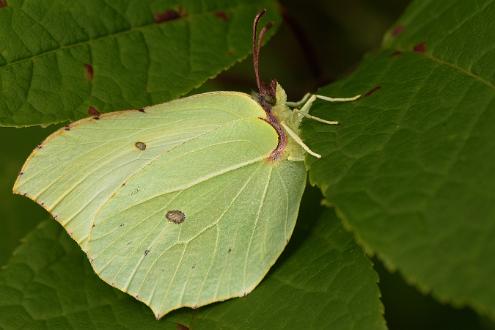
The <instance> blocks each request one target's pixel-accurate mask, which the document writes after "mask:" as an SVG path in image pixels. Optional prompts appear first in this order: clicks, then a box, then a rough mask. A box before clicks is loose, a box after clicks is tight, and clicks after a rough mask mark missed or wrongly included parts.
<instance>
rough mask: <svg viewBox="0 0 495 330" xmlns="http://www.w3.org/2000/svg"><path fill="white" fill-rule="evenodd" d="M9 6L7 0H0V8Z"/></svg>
mask: <svg viewBox="0 0 495 330" xmlns="http://www.w3.org/2000/svg"><path fill="white" fill-rule="evenodd" d="M4 7H7V0H0V8H4Z"/></svg>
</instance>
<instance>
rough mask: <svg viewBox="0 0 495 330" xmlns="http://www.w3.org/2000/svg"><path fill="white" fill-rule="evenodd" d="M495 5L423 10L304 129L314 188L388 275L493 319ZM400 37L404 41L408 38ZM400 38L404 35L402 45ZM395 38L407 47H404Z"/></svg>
mask: <svg viewBox="0 0 495 330" xmlns="http://www.w3.org/2000/svg"><path fill="white" fill-rule="evenodd" d="M493 17H495V1H491V0H484V1H477V2H476V3H473V2H468V1H463V0H456V1H450V2H449V3H448V4H446V3H445V2H441V1H433V0H430V1H426V0H423V1H415V2H414V3H413V5H412V6H411V7H410V8H409V10H408V11H407V13H406V14H405V15H404V17H403V18H402V19H400V21H399V23H398V24H397V27H396V28H394V29H393V30H392V32H391V33H389V34H388V36H387V37H386V42H385V45H384V47H383V50H381V51H380V52H378V53H377V54H374V55H370V56H368V57H367V58H366V59H365V61H364V63H363V64H362V65H361V66H360V68H359V70H358V71H357V72H355V73H354V74H353V75H352V76H351V77H349V78H348V79H346V80H344V81H342V82H340V83H338V84H335V85H333V86H330V87H326V88H324V89H322V90H321V91H320V93H321V94H325V95H334V96H346V95H353V94H356V93H361V92H366V91H368V90H372V91H373V93H370V95H368V96H367V97H365V98H363V99H361V100H359V101H357V102H355V103H352V104H340V105H331V104H328V103H327V104H324V103H321V102H319V103H318V105H317V106H315V108H314V111H313V113H314V114H316V115H318V116H321V117H324V118H327V119H336V120H339V121H340V122H341V125H340V126H339V127H330V126H324V125H321V124H317V123H310V122H308V123H307V124H306V125H304V128H303V133H304V136H305V139H306V140H305V141H307V142H308V144H309V145H310V146H311V147H312V148H313V149H314V150H315V151H316V152H319V153H321V154H322V155H323V158H322V159H321V160H318V161H313V160H312V159H308V166H309V167H310V180H311V181H312V182H313V183H316V184H317V185H319V186H320V187H321V188H322V190H323V192H324V195H325V196H326V198H327V199H328V201H329V202H330V203H333V204H335V205H336V207H337V209H338V211H339V213H340V216H341V217H342V218H343V219H344V220H345V224H346V226H347V227H349V228H350V229H352V231H353V232H354V233H355V235H356V237H357V238H358V240H359V241H360V242H361V243H362V244H363V245H364V246H365V247H366V248H367V249H368V250H369V252H375V253H377V254H378V256H379V257H380V258H381V259H382V260H384V261H385V263H386V264H387V265H388V267H390V268H391V269H395V268H397V269H399V270H400V271H401V272H402V273H403V274H404V276H405V277H406V279H407V280H408V281H409V282H412V283H415V284H416V285H417V286H418V287H419V288H420V289H421V290H422V291H425V292H428V291H432V292H433V295H434V296H435V297H437V298H438V299H440V300H442V301H449V302H452V303H454V304H456V305H465V304H467V305H470V306H472V307H474V308H475V309H476V310H478V311H480V312H483V313H488V314H491V315H492V316H493V315H495V286H493V285H490V283H492V281H493V278H495V263H494V262H493V256H494V255H495V240H493V237H494V236H495V226H494V219H495V200H494V196H495V195H494V192H495V129H494V125H495V75H494V74H495V66H493V63H494V62H495V49H494V48H493V40H495V21H494V20H493ZM401 31H402V33H400V32H401ZM399 33H400V34H399ZM397 34H399V36H398V37H397Z"/></svg>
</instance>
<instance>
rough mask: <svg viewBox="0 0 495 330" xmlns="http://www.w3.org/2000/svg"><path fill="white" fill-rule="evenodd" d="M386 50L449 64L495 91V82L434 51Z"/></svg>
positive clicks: (398, 48) (450, 66)
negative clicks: (435, 53)
mask: <svg viewBox="0 0 495 330" xmlns="http://www.w3.org/2000/svg"><path fill="white" fill-rule="evenodd" d="M384 49H385V50H387V49H389V50H395V51H399V52H401V53H412V54H416V55H418V56H420V57H423V58H426V59H428V60H430V61H432V62H435V63H438V64H440V65H445V66H448V67H449V68H452V69H454V70H455V71H457V72H460V73H461V74H462V75H464V76H467V77H470V78H473V79H475V80H477V81H479V82H481V83H482V84H483V85H485V86H487V87H488V88H490V89H491V90H493V91H494V92H495V83H493V82H491V81H489V80H487V79H485V78H483V77H481V76H478V75H476V74H475V73H474V72H472V71H469V70H468V69H465V68H463V67H461V66H458V65H456V64H454V63H450V62H448V61H446V60H444V59H442V58H440V57H437V56H435V55H433V54H432V53H419V52H413V51H411V50H409V49H405V48H402V47H395V48H388V47H386V48H384Z"/></svg>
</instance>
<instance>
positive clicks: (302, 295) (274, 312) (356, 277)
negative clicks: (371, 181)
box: [0, 211, 385, 330]
mask: <svg viewBox="0 0 495 330" xmlns="http://www.w3.org/2000/svg"><path fill="white" fill-rule="evenodd" d="M300 220H301V221H300V224H298V227H297V228H296V232H295V235H294V239H293V240H292V241H291V243H290V245H289V248H288V251H287V253H286V254H285V255H284V256H283V257H282V258H281V260H280V262H279V263H278V264H277V266H276V267H275V268H274V269H273V271H272V272H271V273H270V274H269V275H268V276H267V277H266V279H265V280H264V281H263V282H262V284H261V285H260V286H259V287H258V288H257V289H256V290H255V291H253V293H251V294H249V295H248V296H246V297H244V298H239V299H234V300H230V301H227V302H223V303H219V304H215V305H210V306H208V307H205V308H201V309H198V310H196V311H194V312H191V311H190V310H187V309H184V310H181V311H179V313H177V314H175V315H174V314H172V315H171V316H170V317H168V318H165V319H162V320H160V321H156V320H155V319H154V317H153V315H152V314H151V312H149V310H148V309H147V308H145V307H144V305H141V304H139V303H138V302H136V301H134V300H133V299H132V298H130V297H128V296H127V295H124V294H122V293H120V292H118V291H117V290H114V289H112V288H111V287H109V286H108V285H106V284H104V283H103V282H101V281H100V280H98V278H97V277H96V275H95V274H94V273H93V271H92V269H91V266H90V265H89V263H88V262H87V259H86V257H85V255H84V254H83V253H82V252H81V250H80V249H79V247H78V246H77V245H76V244H75V243H74V242H73V241H72V240H71V239H70V238H69V237H68V236H67V235H66V234H65V232H64V231H63V229H62V228H61V227H60V226H58V225H57V224H56V223H55V222H54V221H53V220H48V221H46V222H43V223H42V224H41V225H40V226H39V227H38V228H36V229H35V230H33V232H32V233H31V234H29V235H28V237H27V238H26V239H25V240H24V243H23V244H22V246H21V247H20V248H19V249H18V250H17V251H16V253H15V254H14V256H13V257H12V259H11V260H10V262H9V264H8V266H7V267H6V268H4V269H3V270H2V271H1V272H0V328H5V329H13V328H37V329H38V328H49V329H57V328H63V329H65V328H68V327H72V328H74V329H88V328H98V329H113V328H115V329H122V328H125V329H127V328H129V329H136V328H139V329H158V328H159V329H167V328H169V326H172V325H174V324H175V323H176V322H177V323H180V324H186V325H189V326H190V327H191V328H192V329H218V328H223V329H257V328H265V329H268V328H269V329H279V328H291V329H312V328H314V329H336V330H340V329H370V330H374V329H385V325H384V320H383V318H382V315H381V314H382V312H383V310H382V306H381V304H380V301H379V291H378V288H377V285H376V282H377V275H376V273H375V272H374V271H373V269H372V267H371V263H370V261H369V260H368V259H367V258H366V257H365V256H364V254H363V253H362V251H361V250H360V249H359V247H357V246H356V244H355V243H354V242H353V240H352V238H351V236H350V235H349V234H348V233H347V232H346V231H344V230H343V228H342V226H341V225H340V223H339V220H338V219H337V218H336V217H335V215H334V214H333V212H330V211H327V212H326V213H325V214H324V215H323V216H322V217H321V218H319V219H317V218H315V219H314V220H312V219H311V218H309V219H307V221H306V219H300ZM174 328H175V327H173V329H174Z"/></svg>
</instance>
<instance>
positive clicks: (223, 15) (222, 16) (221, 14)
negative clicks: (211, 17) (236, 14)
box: [215, 10, 229, 22]
mask: <svg viewBox="0 0 495 330" xmlns="http://www.w3.org/2000/svg"><path fill="white" fill-rule="evenodd" d="M215 16H216V17H218V18H219V19H221V20H222V21H224V22H227V21H228V20H229V16H228V15H227V13H225V12H224V11H222V10H219V11H217V12H215Z"/></svg>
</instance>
